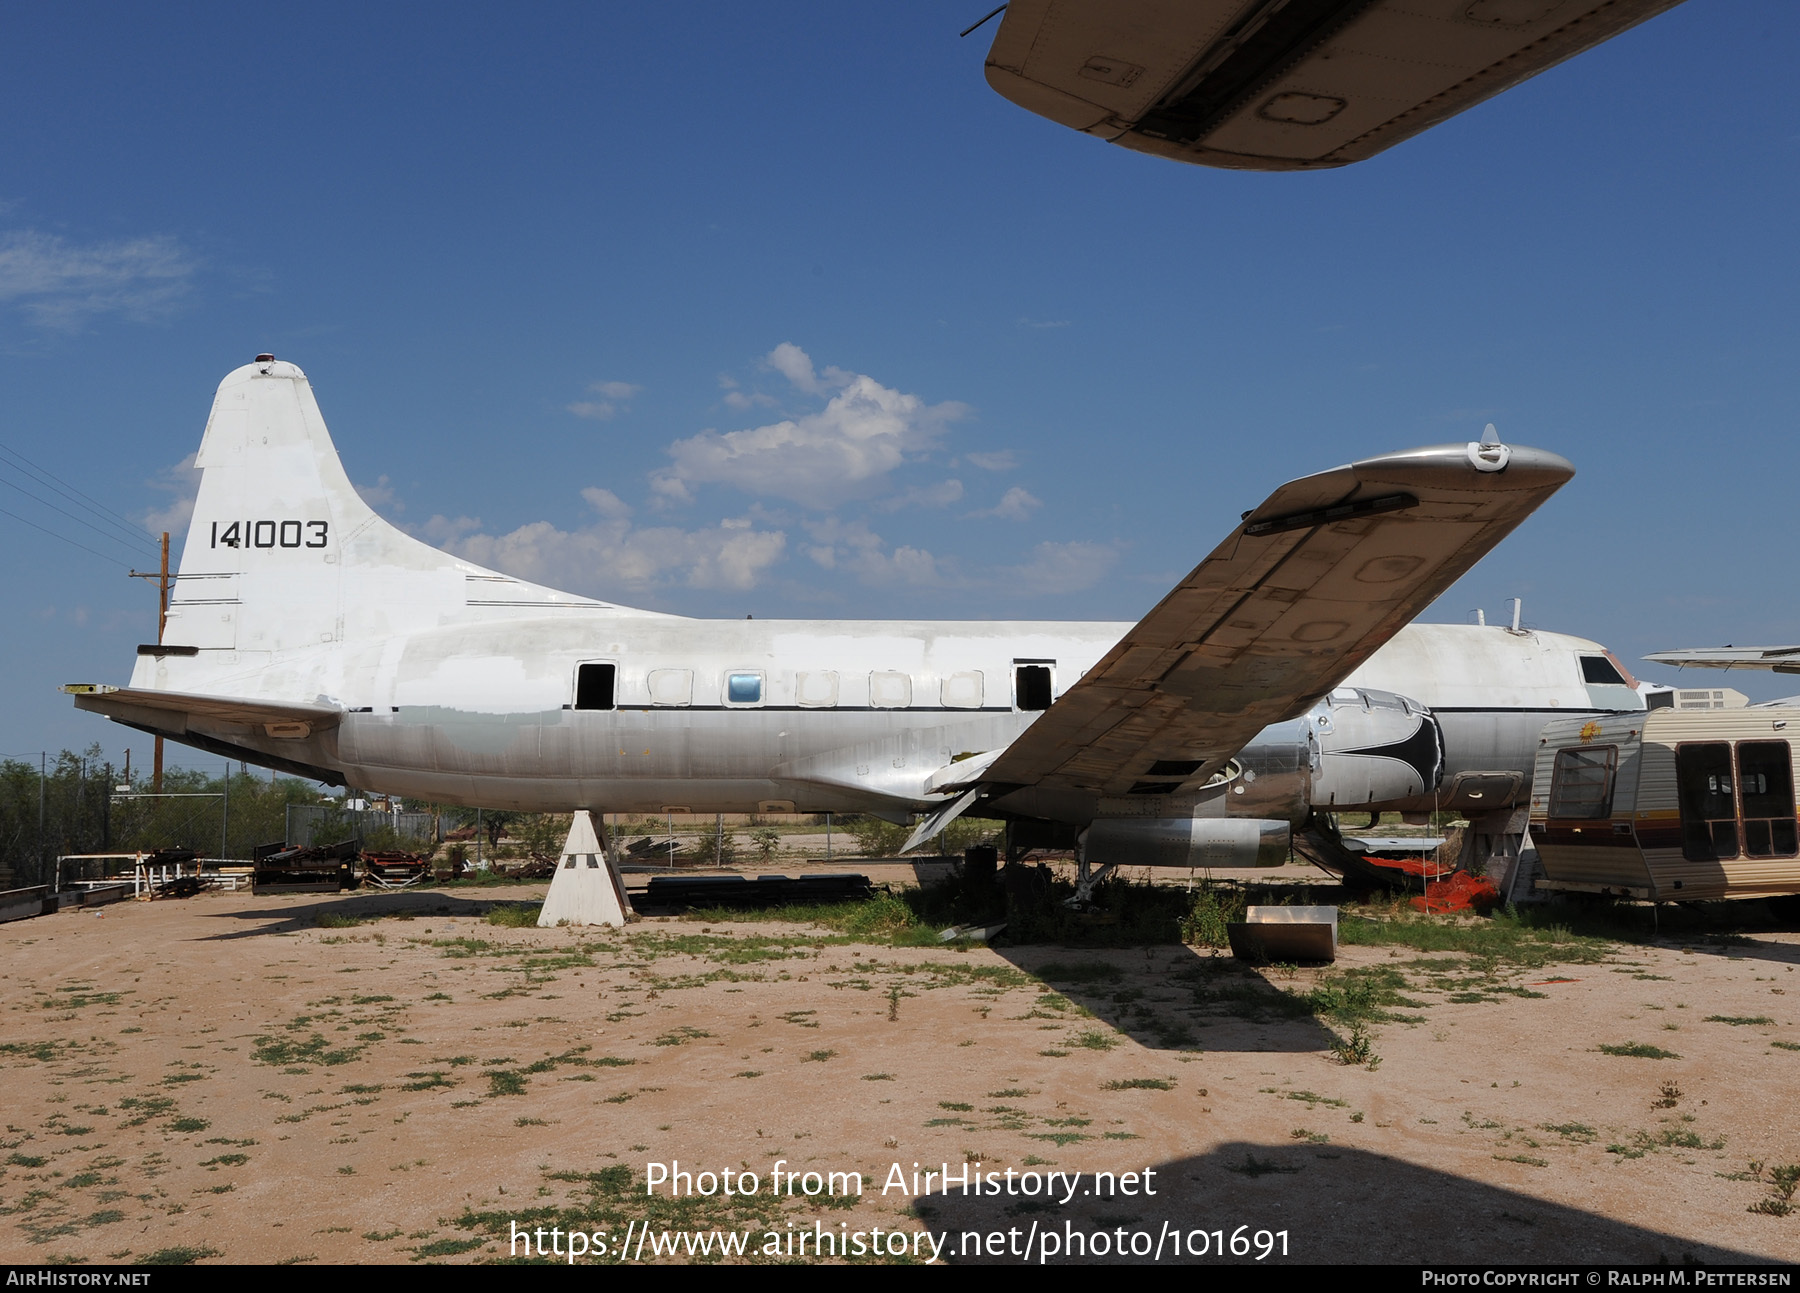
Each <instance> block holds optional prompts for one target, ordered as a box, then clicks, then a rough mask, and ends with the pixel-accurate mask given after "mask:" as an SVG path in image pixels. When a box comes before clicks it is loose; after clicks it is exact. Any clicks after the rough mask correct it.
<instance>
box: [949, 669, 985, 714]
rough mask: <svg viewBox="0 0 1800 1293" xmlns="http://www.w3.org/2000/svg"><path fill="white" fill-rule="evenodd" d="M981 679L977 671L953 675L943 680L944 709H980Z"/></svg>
mask: <svg viewBox="0 0 1800 1293" xmlns="http://www.w3.org/2000/svg"><path fill="white" fill-rule="evenodd" d="M981 683H982V678H981V673H980V671H979V670H973V669H971V670H969V671H967V672H964V673H953V674H950V675H949V676H948V677H946V678H945V679H944V690H943V697H944V708H946V709H980V708H981V699H982V686H981Z"/></svg>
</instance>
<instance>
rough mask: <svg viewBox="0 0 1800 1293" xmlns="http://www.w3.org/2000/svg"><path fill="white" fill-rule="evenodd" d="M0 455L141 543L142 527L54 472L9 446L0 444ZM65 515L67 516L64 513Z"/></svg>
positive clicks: (40, 482) (86, 523)
mask: <svg viewBox="0 0 1800 1293" xmlns="http://www.w3.org/2000/svg"><path fill="white" fill-rule="evenodd" d="M0 455H3V456H4V457H6V458H9V459H11V460H12V463H13V465H14V466H15V467H18V468H21V469H23V470H24V471H25V473H26V474H27V475H28V476H30V477H32V479H34V480H36V481H37V482H38V483H39V484H40V485H45V486H47V487H49V488H50V489H52V490H54V491H55V492H56V493H58V494H61V495H62V496H63V497H64V498H66V499H67V500H68V501H69V502H71V503H74V504H75V505H76V506H77V507H80V508H83V509H84V510H86V511H89V512H92V513H93V514H94V515H95V516H97V517H99V518H100V519H101V520H103V521H105V522H106V523H107V524H108V525H111V526H113V527H114V528H115V529H117V530H120V531H122V532H123V533H125V534H126V535H128V536H129V537H130V538H131V540H132V541H133V542H142V541H143V534H144V532H143V529H142V527H140V526H138V525H137V524H136V523H135V522H133V521H130V520H128V519H127V518H125V517H123V516H120V515H119V514H118V513H117V512H115V511H113V510H112V509H111V508H109V507H107V506H106V505H105V504H104V503H102V502H100V501H99V500H98V499H96V498H93V497H92V496H90V495H88V494H85V493H83V492H82V491H81V490H79V489H77V488H75V486H74V485H71V484H70V483H69V482H68V481H66V480H63V479H62V478H61V477H59V476H57V475H56V473H55V472H52V471H49V470H48V469H46V468H43V467H40V466H38V465H37V464H36V463H34V462H32V461H31V460H30V459H29V458H27V457H26V456H25V455H24V454H22V453H20V452H19V451H18V450H16V449H14V448H12V447H11V446H9V445H6V444H0ZM14 488H15V489H17V488H19V487H18V486H16V485H15V486H14ZM21 492H27V491H21ZM34 497H35V496H34ZM38 501H39V502H44V500H42V499H39V500H38ZM46 505H47V506H50V504H46ZM59 510H60V509H59ZM65 515H67V514H66V513H65ZM75 519H77V520H80V518H79V517H77V518H75ZM82 524H84V525H92V524H93V523H92V522H90V521H82ZM95 528H98V527H95Z"/></svg>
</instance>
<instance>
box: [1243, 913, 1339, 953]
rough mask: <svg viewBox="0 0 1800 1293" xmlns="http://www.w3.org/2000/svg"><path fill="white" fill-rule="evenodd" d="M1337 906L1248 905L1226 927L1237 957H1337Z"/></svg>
mask: <svg viewBox="0 0 1800 1293" xmlns="http://www.w3.org/2000/svg"><path fill="white" fill-rule="evenodd" d="M1337 921H1338V909H1337V908H1336V907H1250V908H1247V909H1246V910H1245V912H1244V919H1243V920H1241V921H1233V922H1231V923H1230V924H1228V925H1227V926H1226V927H1225V932H1226V935H1227V937H1229V938H1230V939H1231V954H1232V955H1233V956H1235V957H1237V958H1238V959H1239V960H1240V961H1251V962H1255V963H1259V964H1261V963H1266V962H1269V961H1335V960H1337Z"/></svg>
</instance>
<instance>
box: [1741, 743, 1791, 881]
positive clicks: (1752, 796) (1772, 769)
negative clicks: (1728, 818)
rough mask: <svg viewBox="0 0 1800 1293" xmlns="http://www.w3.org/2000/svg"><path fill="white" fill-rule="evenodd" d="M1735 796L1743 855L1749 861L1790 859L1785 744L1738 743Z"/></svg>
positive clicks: (1788, 758)
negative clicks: (1741, 822) (1740, 810)
mask: <svg viewBox="0 0 1800 1293" xmlns="http://www.w3.org/2000/svg"><path fill="white" fill-rule="evenodd" d="M1737 763H1738V796H1739V798H1740V799H1741V800H1742V802H1743V806H1744V812H1743V818H1744V852H1745V854H1746V855H1748V856H1750V857H1753V858H1766V857H1793V856H1794V854H1795V852H1796V851H1797V850H1796V847H1795V846H1796V843H1797V841H1796V839H1795V832H1794V767H1793V755H1792V754H1791V753H1790V752H1789V751H1788V743H1787V742H1786V741H1740V742H1738V748H1737Z"/></svg>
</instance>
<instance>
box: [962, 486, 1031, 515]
mask: <svg viewBox="0 0 1800 1293" xmlns="http://www.w3.org/2000/svg"><path fill="white" fill-rule="evenodd" d="M1043 505H1044V500H1043V499H1041V498H1038V497H1037V496H1036V495H1035V494H1033V493H1032V492H1031V491H1030V490H1028V489H1026V488H1025V487H1024V486H1022V485H1014V486H1013V487H1012V488H1011V489H1009V490H1007V491H1006V493H1004V494H1002V495H1001V496H1000V501H999V502H998V503H996V504H994V505H993V506H992V507H989V508H983V509H982V510H981V511H979V512H970V513H969V515H970V516H971V517H983V516H994V517H998V518H999V519H1000V520H1002V521H1023V520H1027V519H1029V518H1030V516H1031V514H1032V513H1033V512H1035V511H1037V510H1038V508H1040V507H1042V506H1043Z"/></svg>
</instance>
